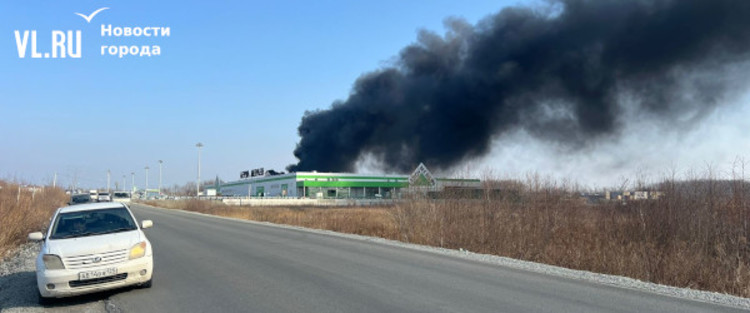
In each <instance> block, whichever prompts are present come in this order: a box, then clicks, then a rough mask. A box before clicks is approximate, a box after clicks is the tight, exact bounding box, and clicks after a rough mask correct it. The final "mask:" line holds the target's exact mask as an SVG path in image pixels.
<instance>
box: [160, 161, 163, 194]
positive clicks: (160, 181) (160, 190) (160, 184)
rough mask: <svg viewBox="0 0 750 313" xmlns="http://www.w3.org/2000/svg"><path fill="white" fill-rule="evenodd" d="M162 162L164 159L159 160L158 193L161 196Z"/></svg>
mask: <svg viewBox="0 0 750 313" xmlns="http://www.w3.org/2000/svg"><path fill="white" fill-rule="evenodd" d="M162 163H164V161H162V160H159V195H160V196H161V164H162Z"/></svg>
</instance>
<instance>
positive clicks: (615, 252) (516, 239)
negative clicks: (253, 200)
mask: <svg viewBox="0 0 750 313" xmlns="http://www.w3.org/2000/svg"><path fill="white" fill-rule="evenodd" d="M659 188H660V189H661V190H662V191H664V192H665V194H666V196H665V197H663V198H661V199H659V200H646V201H631V202H628V203H621V202H616V201H615V202H603V203H599V204H588V203H586V202H585V201H583V200H581V199H580V198H579V197H578V196H577V193H576V192H574V190H573V188H570V187H568V186H564V185H562V186H561V185H557V184H555V183H554V182H540V181H538V180H531V181H528V182H526V183H522V184H521V183H514V184H510V185H506V186H505V187H504V188H503V189H502V191H501V192H492V191H490V189H488V190H486V192H485V194H484V195H483V197H481V199H476V198H475V199H456V198H451V197H446V199H443V200H434V199H425V198H413V199H410V200H407V201H404V202H401V203H399V204H398V205H395V206H393V207H378V208H361V207H353V208H277V207H274V208H257V207H234V206H226V205H223V204H222V203H220V202H208V201H198V200H191V201H182V202H158V203H157V202H151V203H150V204H152V205H156V206H161V207H168V208H178V209H186V210H190V211H197V212H203V213H208V214H216V215H221V216H228V217H235V218H243V219H250V220H257V221H267V222H272V223H279V224H289V225H298V226H303V227H309V228H318V229H328V230H333V231H338V232H345V233H354V234H362V235H370V236H379V237H384V238H388V239H397V240H401V241H405V242H411V243H417V244H424V245H431V246H438V247H445V248H452V249H458V248H463V249H466V250H469V251H474V252H478V253H486V254H494V255H501V256H507V257H511V258H516V259H523V260H528V261H534V262H540V263H546V264H552V265H558V266H563V267H567V268H573V269H580V270H588V271H593V272H598V273H606V274H614V275H622V276H628V277H632V278H636V279H640V280H644V281H650V282H655V283H660V284H666V285H672V286H678V287H689V288H694V289H701V290H708V291H716V292H722V293H728V294H734V295H738V296H742V297H750V245H748V236H749V235H750V229H749V228H750V225H748V224H749V223H748V222H750V221H748V218H750V204H749V203H748V202H750V185H748V184H747V183H745V182H744V181H741V180H734V181H718V180H712V179H707V180H693V181H690V182H681V183H678V182H674V181H667V182H665V183H663V184H661V186H660V187H659Z"/></svg>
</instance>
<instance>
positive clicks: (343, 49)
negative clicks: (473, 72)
mask: <svg viewBox="0 0 750 313" xmlns="http://www.w3.org/2000/svg"><path fill="white" fill-rule="evenodd" d="M514 3H516V1H469V2H465V1H447V0H445V1H435V0H422V1H395V0H393V1H391V0H387V1H381V0H378V1H260V2H258V1H223V2H220V3H217V2H213V1H158V2H156V1H140V0H121V1H84V0H70V1H40V0H31V1H20V0H11V1H2V2H1V3H0V34H1V36H0V38H3V40H1V41H0V42H1V44H0V68H1V69H2V70H0V73H2V74H0V95H2V98H1V99H0V116H2V122H0V133H1V134H2V136H0V147H3V148H0V150H2V151H3V152H2V153H0V177H4V178H11V179H17V180H21V181H27V182H32V183H43V182H46V181H49V180H51V178H52V176H53V175H54V173H55V172H57V173H58V176H59V179H58V181H59V182H60V183H62V184H69V183H70V182H72V179H73V178H74V177H76V178H77V180H78V182H79V185H82V186H92V187H93V186H102V185H104V184H105V183H106V171H107V170H108V169H109V170H111V171H112V173H113V177H114V178H117V179H118V180H119V181H122V175H127V181H128V183H127V184H128V185H129V184H130V173H131V172H133V171H134V172H136V179H137V180H138V182H136V183H137V184H141V185H142V184H143V183H144V176H145V175H144V172H145V171H144V167H145V166H150V168H151V169H152V170H151V171H150V182H149V183H150V185H151V186H154V184H155V182H156V181H158V174H157V173H158V171H157V170H155V169H156V168H158V163H157V160H159V159H161V160H164V185H172V184H175V183H179V184H182V183H184V182H186V181H189V180H194V179H195V176H196V173H195V172H196V162H197V149H196V148H195V144H196V143H197V142H199V141H200V142H202V143H204V144H205V147H204V148H203V153H202V176H203V177H213V176H215V175H219V176H220V177H222V178H223V179H226V180H231V179H235V178H236V177H235V176H238V175H239V172H240V171H241V170H245V169H249V168H253V167H265V168H276V169H277V170H282V169H283V168H284V167H285V166H286V165H288V164H290V163H293V162H295V161H296V159H295V158H294V157H293V155H292V151H293V149H294V146H295V144H296V142H297V141H298V139H299V138H298V136H297V133H296V129H297V126H298V124H299V121H300V118H301V117H302V115H303V113H304V111H305V110H313V109H324V108H327V107H328V106H329V105H330V104H331V103H332V102H333V101H334V100H336V99H344V98H346V97H347V95H348V94H349V90H350V88H351V86H352V84H353V83H354V81H355V80H356V79H357V77H358V76H360V75H361V74H362V73H365V72H368V71H373V70H376V69H378V68H379V67H381V66H384V65H387V64H389V63H388V62H390V61H391V60H392V59H393V57H394V56H395V55H397V54H398V52H399V51H400V49H402V48H403V47H405V46H406V45H408V44H409V43H412V42H414V41H415V39H416V33H417V31H418V30H419V29H428V30H433V31H437V32H439V33H442V32H443V30H444V28H443V20H444V19H445V18H446V17H451V16H453V17H461V18H464V19H466V20H467V21H469V22H470V23H472V24H473V23H476V22H477V21H478V20H480V19H481V18H483V17H485V16H487V15H489V14H492V13H496V12H497V11H499V10H500V9H501V8H502V7H503V6H505V5H509V4H514ZM101 7H109V8H110V9H109V10H105V11H102V12H100V13H99V14H98V15H97V16H95V17H94V19H93V20H92V22H91V23H90V24H87V23H86V21H85V20H84V19H83V18H81V17H79V16H77V15H75V14H74V12H80V13H83V14H89V13H91V12H93V11H94V10H96V9H98V8H101ZM102 24H112V25H113V26H140V27H146V26H160V27H170V29H171V35H170V36H169V37H152V38H144V37H140V38H123V37H120V38H114V37H101V36H100V35H99V31H100V27H101V26H100V25H102ZM15 30H21V31H23V30H37V32H38V36H39V38H38V39H37V42H38V44H39V50H40V51H44V50H49V49H50V48H49V46H50V41H51V38H50V33H51V31H52V30H81V31H82V32H83V42H82V48H83V57H82V58H80V59H31V58H29V57H27V58H24V59H21V58H19V57H18V55H17V49H16V42H15V36H14V31H15ZM110 44H116V45H125V44H127V45H131V44H132V45H139V46H142V45H159V46H160V47H161V49H162V55H160V56H155V57H151V58H148V57H133V56H125V57H124V58H122V59H120V58H118V57H117V56H110V55H100V50H99V48H100V46H102V45H110Z"/></svg>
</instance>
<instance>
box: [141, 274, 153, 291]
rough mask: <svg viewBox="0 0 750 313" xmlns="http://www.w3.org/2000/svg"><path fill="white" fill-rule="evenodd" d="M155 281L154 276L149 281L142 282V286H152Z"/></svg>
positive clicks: (144, 287)
mask: <svg viewBox="0 0 750 313" xmlns="http://www.w3.org/2000/svg"><path fill="white" fill-rule="evenodd" d="M153 283H154V278H153V277H152V278H151V279H149V280H148V281H147V282H145V283H143V284H141V285H140V287H141V288H143V289H146V288H151V285H153Z"/></svg>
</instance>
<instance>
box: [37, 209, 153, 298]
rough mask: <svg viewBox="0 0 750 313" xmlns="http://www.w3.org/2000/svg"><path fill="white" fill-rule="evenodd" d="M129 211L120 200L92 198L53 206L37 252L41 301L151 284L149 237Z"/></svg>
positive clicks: (147, 224) (143, 224)
mask: <svg viewBox="0 0 750 313" xmlns="http://www.w3.org/2000/svg"><path fill="white" fill-rule="evenodd" d="M151 226H153V222H152V221H150V220H144V221H142V222H141V225H140V227H139V225H138V223H137V222H136V219H135V217H134V216H133V213H132V212H131V211H130V208H128V206H127V205H125V204H122V203H112V202H110V203H90V204H81V205H75V206H67V207H63V208H59V209H57V212H55V215H54V217H53V218H52V222H51V223H50V226H49V228H48V230H47V233H46V235H45V234H42V233H41V232H35V233H31V234H29V240H33V241H42V242H43V244H42V248H41V251H40V252H39V255H38V256H37V258H36V281H37V289H38V290H39V302H40V304H47V303H48V302H50V301H51V300H52V299H51V298H62V297H69V296H75V295H81V294H87V293H93V292H98V291H102V290H108V289H114V288H119V287H123V286H129V285H139V286H142V287H145V288H148V287H151V282H152V280H151V277H152V273H153V267H154V261H153V250H152V248H151V242H149V240H148V239H147V238H146V235H145V234H144V233H143V229H145V228H149V227H151Z"/></svg>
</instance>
